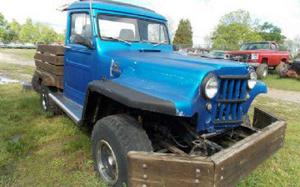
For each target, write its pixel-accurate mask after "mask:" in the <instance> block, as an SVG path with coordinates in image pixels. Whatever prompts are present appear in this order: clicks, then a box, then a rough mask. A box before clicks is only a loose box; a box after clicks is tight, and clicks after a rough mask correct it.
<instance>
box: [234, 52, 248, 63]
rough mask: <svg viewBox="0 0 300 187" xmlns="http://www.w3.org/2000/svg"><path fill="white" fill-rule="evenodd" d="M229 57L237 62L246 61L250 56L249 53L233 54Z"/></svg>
mask: <svg viewBox="0 0 300 187" xmlns="http://www.w3.org/2000/svg"><path fill="white" fill-rule="evenodd" d="M230 59H231V60H234V61H239V62H247V61H248V60H249V59H251V56H250V55H249V54H234V55H231V56H230Z"/></svg>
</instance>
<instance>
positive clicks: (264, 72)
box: [256, 64, 269, 79]
mask: <svg viewBox="0 0 300 187" xmlns="http://www.w3.org/2000/svg"><path fill="white" fill-rule="evenodd" d="M256 73H257V77H258V78H259V79H264V78H266V77H267V76H268V73H269V67H268V65H267V64H261V65H259V66H258V67H257V69H256Z"/></svg>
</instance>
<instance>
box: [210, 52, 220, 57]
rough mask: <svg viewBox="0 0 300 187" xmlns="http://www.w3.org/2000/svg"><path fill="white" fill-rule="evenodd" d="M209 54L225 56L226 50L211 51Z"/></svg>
mask: <svg viewBox="0 0 300 187" xmlns="http://www.w3.org/2000/svg"><path fill="white" fill-rule="evenodd" d="M209 55H211V56H214V57H224V52H223V51H211V52H210V53H209Z"/></svg>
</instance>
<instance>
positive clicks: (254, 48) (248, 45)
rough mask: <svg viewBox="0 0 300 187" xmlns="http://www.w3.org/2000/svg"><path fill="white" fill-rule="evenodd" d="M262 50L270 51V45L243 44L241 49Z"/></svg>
mask: <svg viewBox="0 0 300 187" xmlns="http://www.w3.org/2000/svg"><path fill="white" fill-rule="evenodd" d="M260 49H270V45H269V43H249V44H243V45H242V47H241V51H243V50H260Z"/></svg>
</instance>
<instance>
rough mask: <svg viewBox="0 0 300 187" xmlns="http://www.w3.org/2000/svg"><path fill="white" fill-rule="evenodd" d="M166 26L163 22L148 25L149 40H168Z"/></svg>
mask: <svg viewBox="0 0 300 187" xmlns="http://www.w3.org/2000/svg"><path fill="white" fill-rule="evenodd" d="M165 33H166V31H165V27H163V26H162V25H161V24H149V25H148V41H150V42H153V43H160V42H166V41H167V37H166V36H165Z"/></svg>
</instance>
